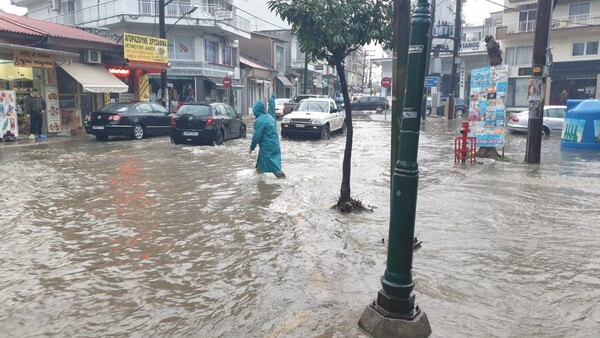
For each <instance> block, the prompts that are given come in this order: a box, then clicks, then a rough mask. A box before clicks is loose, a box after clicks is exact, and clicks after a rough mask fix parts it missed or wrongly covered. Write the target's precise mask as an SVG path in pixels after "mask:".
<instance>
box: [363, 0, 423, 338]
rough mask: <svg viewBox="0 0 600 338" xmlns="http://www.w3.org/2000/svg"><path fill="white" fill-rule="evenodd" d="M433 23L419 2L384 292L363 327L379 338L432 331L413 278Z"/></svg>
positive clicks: (393, 193) (395, 174) (366, 313)
mask: <svg viewBox="0 0 600 338" xmlns="http://www.w3.org/2000/svg"><path fill="white" fill-rule="evenodd" d="M430 25H431V15H430V14H429V4H428V3H427V0H419V1H418V3H417V5H416V8H415V11H414V14H413V16H412V23H411V34H410V45H409V48H408V66H407V73H406V97H405V101H404V110H403V111H402V117H401V125H400V133H399V136H398V137H399V146H398V156H397V158H396V159H397V161H396V163H395V169H394V172H393V176H392V191H391V211H390V228H389V238H388V254H387V263H386V270H385V273H384V275H383V277H382V278H381V285H382V289H381V290H380V291H379V293H378V295H377V300H376V301H375V302H374V303H373V304H371V305H369V306H367V308H366V309H365V311H364V313H363V316H362V317H361V320H360V321H359V325H360V326H361V327H362V328H363V329H365V330H366V331H367V332H369V333H370V334H371V335H373V336H375V337H388V336H394V337H426V336H428V335H429V334H430V333H431V327H430V325H429V321H428V320H427V316H426V315H425V313H424V312H423V311H421V310H420V309H419V307H418V306H415V295H414V293H413V289H414V285H415V283H414V282H413V279H412V261H413V238H414V233H415V214H416V209H417V187H418V181H419V168H418V164H417V151H418V148H419V130H420V127H421V119H420V116H421V114H420V113H421V109H422V105H421V98H422V97H423V85H424V82H425V63H426V58H427V57H429V51H428V44H427V42H428V36H427V34H428V30H429V26H430Z"/></svg>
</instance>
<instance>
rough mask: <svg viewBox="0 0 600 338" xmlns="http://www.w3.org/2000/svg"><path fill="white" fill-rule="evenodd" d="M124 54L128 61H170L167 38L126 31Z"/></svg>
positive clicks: (124, 35)
mask: <svg viewBox="0 0 600 338" xmlns="http://www.w3.org/2000/svg"><path fill="white" fill-rule="evenodd" d="M123 54H124V57H125V59H127V60H128V61H143V62H156V63H167V62H169V53H168V43H167V39H161V38H155V37H152V36H145V35H138V34H131V33H124V34H123Z"/></svg>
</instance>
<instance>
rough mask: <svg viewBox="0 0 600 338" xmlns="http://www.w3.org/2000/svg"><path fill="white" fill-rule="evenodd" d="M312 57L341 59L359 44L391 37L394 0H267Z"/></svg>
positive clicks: (386, 41) (333, 61)
mask: <svg viewBox="0 0 600 338" xmlns="http://www.w3.org/2000/svg"><path fill="white" fill-rule="evenodd" d="M268 4H269V9H270V10H271V11H274V12H275V13H277V15H279V16H280V17H281V18H282V19H283V20H284V21H287V22H288V23H289V24H290V25H291V26H292V30H293V31H294V33H295V34H296V35H297V36H298V41H299V43H300V50H301V51H302V52H304V53H307V54H308V57H309V59H310V60H311V61H313V62H314V61H316V60H326V61H327V62H328V63H330V64H332V65H333V64H336V61H337V62H342V63H343V60H344V58H345V57H346V56H348V55H350V54H351V53H352V52H353V51H355V50H356V49H357V48H358V47H360V46H364V45H366V44H370V43H372V42H374V43H377V44H382V45H385V46H388V45H390V44H391V40H392V28H393V27H392V22H393V20H392V19H393V0H270V1H268Z"/></svg>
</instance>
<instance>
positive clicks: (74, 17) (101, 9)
mask: <svg viewBox="0 0 600 338" xmlns="http://www.w3.org/2000/svg"><path fill="white" fill-rule="evenodd" d="M199 1H200V0H196V2H194V1H192V2H191V3H170V4H169V5H167V6H166V8H165V17H166V18H180V17H182V16H184V15H185V14H186V13H188V12H189V11H190V10H191V9H192V7H194V6H196V7H198V9H197V10H196V11H194V12H193V13H191V14H188V15H186V16H185V17H186V18H188V19H200V20H202V19H210V20H215V23H217V22H218V23H222V24H226V25H229V26H231V27H234V28H236V29H238V30H241V31H244V32H250V21H249V20H247V19H244V18H242V17H240V16H238V15H236V14H235V13H234V12H233V11H231V10H227V9H225V8H223V7H220V6H218V5H207V4H204V3H200V2H199ZM122 15H127V16H129V17H135V16H146V17H158V5H157V3H156V1H154V0H124V1H121V0H115V1H110V2H105V3H102V4H98V5H94V6H90V7H86V8H82V9H80V10H77V11H74V12H71V13H67V14H61V15H58V16H55V17H52V18H50V19H48V21H52V22H57V23H61V24H65V25H80V26H85V25H96V24H104V23H105V22H106V21H105V20H107V21H109V20H110V19H114V18H117V17H120V16H122Z"/></svg>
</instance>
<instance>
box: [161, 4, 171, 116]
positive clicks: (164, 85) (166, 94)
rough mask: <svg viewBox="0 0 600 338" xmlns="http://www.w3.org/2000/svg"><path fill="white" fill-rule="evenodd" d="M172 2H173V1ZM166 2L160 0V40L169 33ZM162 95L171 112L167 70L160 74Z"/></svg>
mask: <svg viewBox="0 0 600 338" xmlns="http://www.w3.org/2000/svg"><path fill="white" fill-rule="evenodd" d="M171 1H172V0H171ZM171 1H169V3H170V2H171ZM165 6H166V4H165V0H158V31H159V38H161V39H166V38H167V31H166V28H165ZM160 93H161V96H162V101H163V103H164V104H165V107H166V108H167V110H168V111H171V107H170V106H171V102H170V99H169V90H168V89H167V70H166V69H165V70H163V71H162V73H160Z"/></svg>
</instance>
